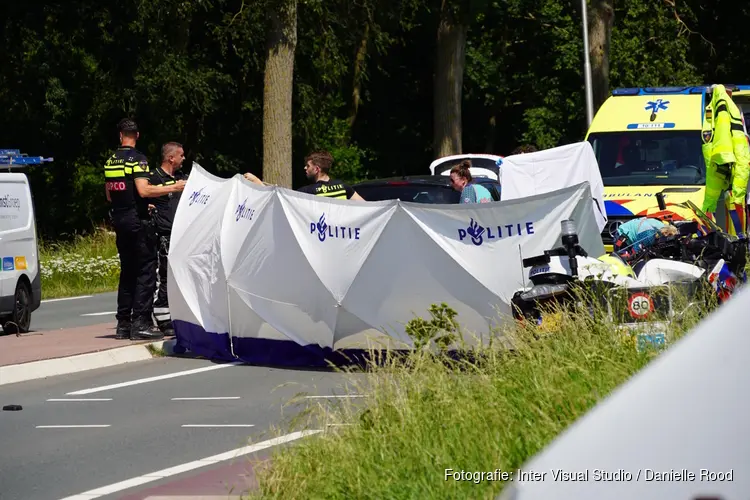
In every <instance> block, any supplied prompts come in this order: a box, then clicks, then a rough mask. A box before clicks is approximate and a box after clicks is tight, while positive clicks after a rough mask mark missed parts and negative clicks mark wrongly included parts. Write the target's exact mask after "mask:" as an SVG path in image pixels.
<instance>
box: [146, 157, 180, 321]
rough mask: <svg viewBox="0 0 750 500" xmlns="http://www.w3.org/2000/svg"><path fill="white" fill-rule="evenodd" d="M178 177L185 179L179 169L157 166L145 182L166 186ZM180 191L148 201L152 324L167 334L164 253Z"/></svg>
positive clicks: (169, 319)
mask: <svg viewBox="0 0 750 500" xmlns="http://www.w3.org/2000/svg"><path fill="white" fill-rule="evenodd" d="M179 180H187V176H186V175H185V174H184V173H183V172H182V171H181V170H176V171H175V172H173V173H172V175H169V174H168V173H167V172H165V171H164V170H163V169H162V168H161V167H156V168H155V169H154V170H152V171H151V172H150V173H149V183H150V184H152V185H154V186H169V185H171V184H174V183H175V182H177V181H179ZM181 194H182V193H181V192H176V193H169V194H166V195H163V196H159V197H157V198H152V199H151V204H152V205H154V207H155V209H154V210H153V212H152V218H153V221H154V229H155V230H156V236H157V238H158V241H159V243H158V245H159V264H158V266H159V273H158V278H159V282H158V286H157V291H156V300H155V301H154V318H155V319H156V326H158V327H159V329H160V330H161V331H162V332H164V333H165V334H168V335H172V334H173V333H174V329H173V328H172V319H171V315H170V314H169V298H168V295H167V269H168V267H169V263H168V260H167V257H168V255H169V243H170V238H171V236H172V224H173V223H174V216H175V212H176V211H177V204H178V203H179V202H180V195H181Z"/></svg>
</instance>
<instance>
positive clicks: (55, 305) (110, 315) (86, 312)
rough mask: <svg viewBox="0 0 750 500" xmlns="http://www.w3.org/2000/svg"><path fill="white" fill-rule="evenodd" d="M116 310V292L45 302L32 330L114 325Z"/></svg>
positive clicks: (32, 316) (35, 314) (32, 324)
mask: <svg viewBox="0 0 750 500" xmlns="http://www.w3.org/2000/svg"><path fill="white" fill-rule="evenodd" d="M116 310H117V293H116V292H111V293H101V294H96V295H91V296H84V297H73V298H64V299H51V300H48V301H47V300H43V301H42V304H41V305H40V306H39V309H37V310H36V311H34V312H33V313H31V330H32V331H35V332H41V331H45V330H59V329H62V328H75V327H78V326H89V325H98V324H100V323H112V322H114V321H115V311H116ZM0 498H2V497H0Z"/></svg>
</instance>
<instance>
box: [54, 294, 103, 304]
mask: <svg viewBox="0 0 750 500" xmlns="http://www.w3.org/2000/svg"><path fill="white" fill-rule="evenodd" d="M91 297H93V295H79V296H77V297H62V298H59V299H44V300H43V301H42V304H46V303H47V302H60V301H63V300H78V299H89V298H91Z"/></svg>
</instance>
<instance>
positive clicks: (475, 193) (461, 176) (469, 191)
mask: <svg viewBox="0 0 750 500" xmlns="http://www.w3.org/2000/svg"><path fill="white" fill-rule="evenodd" d="M470 169H471V161H470V160H464V161H462V162H461V163H459V164H458V165H455V166H454V167H453V168H452V169H451V187H452V188H453V189H455V190H456V191H460V192H461V201H460V202H459V203H489V202H491V201H492V195H491V194H490V192H489V191H488V190H487V188H486V187H484V186H482V185H480V184H476V183H474V182H472V177H471V171H470Z"/></svg>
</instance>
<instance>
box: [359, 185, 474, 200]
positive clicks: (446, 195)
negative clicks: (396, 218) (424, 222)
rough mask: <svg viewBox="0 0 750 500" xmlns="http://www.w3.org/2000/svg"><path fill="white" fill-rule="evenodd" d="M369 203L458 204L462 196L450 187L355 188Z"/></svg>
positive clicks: (393, 186) (364, 186)
mask: <svg viewBox="0 0 750 500" xmlns="http://www.w3.org/2000/svg"><path fill="white" fill-rule="evenodd" d="M355 190H356V191H357V193H359V195H360V196H361V197H362V198H364V199H365V200H367V201H382V200H396V199H399V200H401V201H411V202H414V203H445V204H448V203H458V202H459V200H460V194H459V193H458V191H454V190H453V189H451V188H450V187H448V186H435V185H429V184H371V185H365V184H362V185H359V186H356V187H355Z"/></svg>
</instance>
